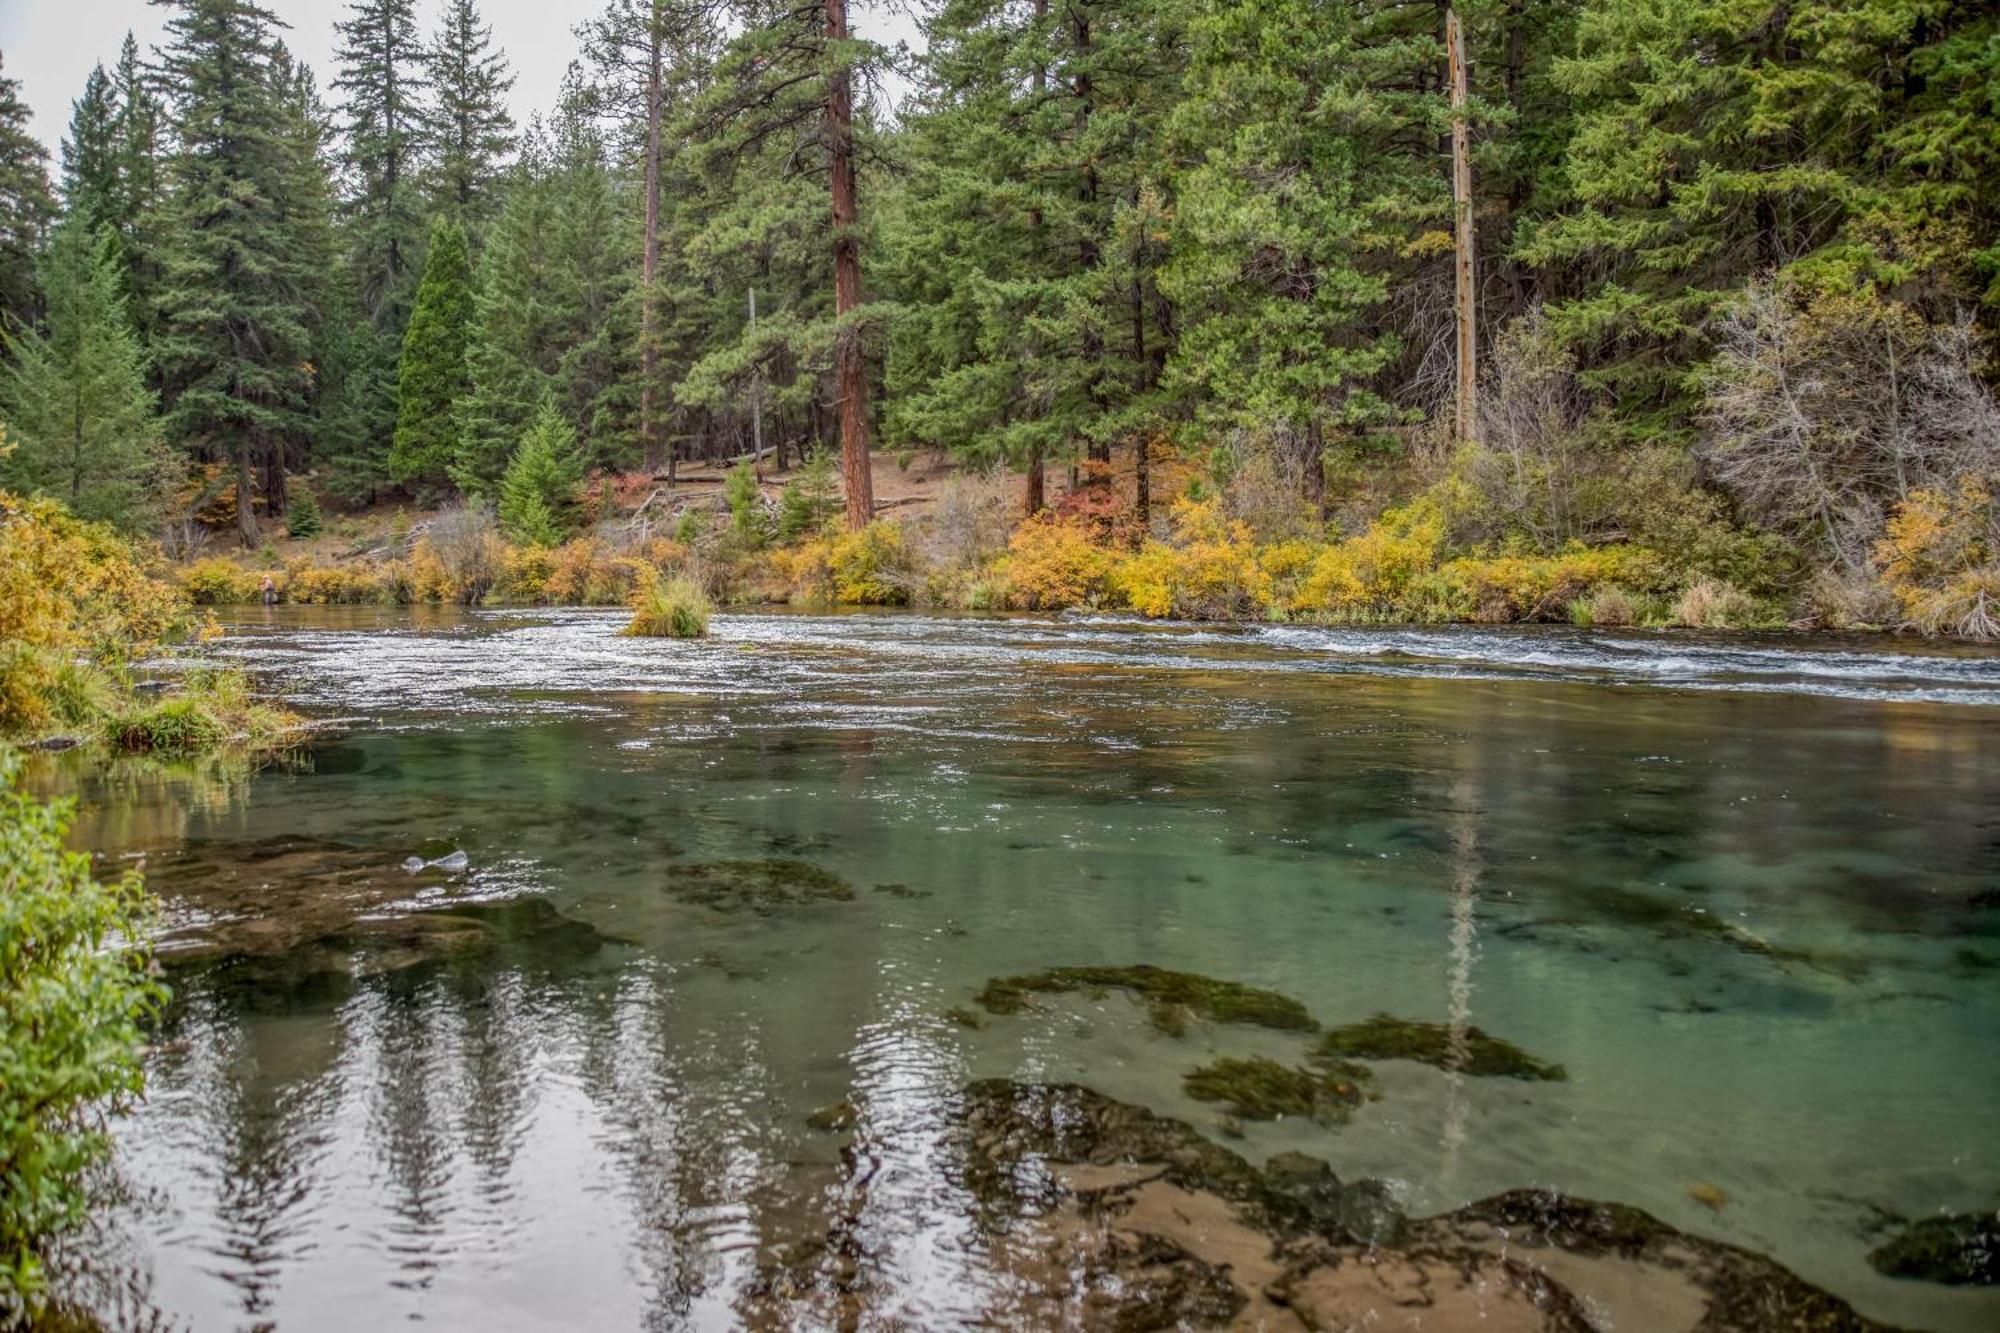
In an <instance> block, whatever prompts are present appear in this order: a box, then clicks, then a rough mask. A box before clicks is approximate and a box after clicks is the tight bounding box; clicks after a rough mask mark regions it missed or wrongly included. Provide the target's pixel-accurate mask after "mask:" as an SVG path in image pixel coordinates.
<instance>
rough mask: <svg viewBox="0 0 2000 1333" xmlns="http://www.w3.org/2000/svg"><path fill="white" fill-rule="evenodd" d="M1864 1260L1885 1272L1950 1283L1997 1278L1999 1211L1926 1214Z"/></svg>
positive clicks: (1980, 1283)
mask: <svg viewBox="0 0 2000 1333" xmlns="http://www.w3.org/2000/svg"><path fill="white" fill-rule="evenodd" d="M1868 1262H1869V1263H1871V1264H1873V1265H1875V1267H1876V1269H1877V1270H1878V1271H1880V1272H1883V1273H1887V1274H1888V1275H1889V1276H1890V1277H1904V1278H1915V1279H1918V1280H1920V1281H1924V1282H1942V1283H1945V1284H1947V1285H1950V1286H1978V1287H1991V1286H1994V1285H1996V1284H2000V1214H1995V1213H1954V1214H1949V1215H1947V1216H1943V1217H1927V1218H1925V1219H1923V1220H1922V1221H1921V1222H1915V1223H1912V1224H1911V1225H1910V1226H1909V1227H1908V1228H1907V1229H1906V1230H1905V1231H1904V1232H1903V1234H1902V1235H1900V1236H1898V1237H1896V1238H1895V1239H1894V1240H1892V1241H1890V1242H1889V1243H1888V1244H1886V1245H1884V1246H1882V1247H1881V1248H1879V1249H1877V1250H1875V1251H1874V1252H1873V1253H1871V1254H1870V1255H1869V1256H1868Z"/></svg>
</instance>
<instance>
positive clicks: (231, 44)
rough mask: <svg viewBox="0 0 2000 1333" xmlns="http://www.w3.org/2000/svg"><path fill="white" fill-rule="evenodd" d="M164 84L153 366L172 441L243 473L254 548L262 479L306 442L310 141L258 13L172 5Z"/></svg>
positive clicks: (242, 502)
mask: <svg viewBox="0 0 2000 1333" xmlns="http://www.w3.org/2000/svg"><path fill="white" fill-rule="evenodd" d="M173 9H174V11H175V12H174V16H173V18H172V19H170V20H169V21H168V24H167V33H168V38H169V42H168V45H167V47H166V48H165V50H164V51H163V52H162V53H161V70H162V73H163V74H164V76H165V78H166V80H167V83H168V86H169V87H170V88H171V90H172V93H173V98H174V106H173V110H174V121H175V128H176V136H175V138H176V141H177V149H178V151H177V152H176V153H175V155H174V158H173V159H172V162H171V166H170V179H171V181H172V191H173V194H172V199H171V201H170V203H169V206H168V208H169V219H168V227H167V231H166V235H167V237H168V249H167V252H166V255H165V263H164V271H163V273H162V276H161V283H162V285H161V290H160V293H159V308H160V319H161V326H162V327H161V331H160V334H159V337H158V339H157V344H156V355H158V356H159V358H160V360H161V362H162V369H163V371H164V378H165V381H166V383H167V385H168V388H169V395H170V398H169V406H168V409H167V430H168V434H169V436H170V438H172V439H174V440H176V441H178V442H180V443H182V444H183V445H184V446H185V447H187V448H188V449H189V450H191V451H192V452H193V453H194V454H195V455H196V456H197V457H207V458H215V459H229V460H231V461H233V462H234V464H235V472H236V484H237V504H236V513H237V523H238V530H239V532H240V534H241V536H242V539H243V541H244V543H245V544H246V545H255V544H256V542H257V535H258V531H257V519H256V515H255V511H254V507H253V494H252V489H253V474H254V470H255V469H256V468H258V467H259V466H262V467H263V468H264V469H265V471H266V476H267V479H269V478H271V477H273V476H276V477H280V478H281V477H282V475H283V459H284V455H285V452H286V448H287V445H288V442H289V441H293V440H298V439H303V438H305V436H306V435H307V434H308V432H309V426H310V422H309V419H308V415H307V414H308V406H309V404H308V388H309V384H308V378H307V377H308V367H309V365H310V361H309V357H310V353H311V331H310V328H309V326H308V315H309V313H310V309H309V304H308V293H309V291H310V288H311V286H312V282H313V278H314V275H313V273H312V272H311V271H310V269H311V266H312V264H313V263H315V262H316V258H317V257H316V256H314V255H313V254H312V253H310V252H309V251H305V252H302V250H301V248H300V246H299V245H298V240H299V237H298V235H297V232H296V230H295V228H296V226H297V223H298V220H299V219H298V216H297V213H296V210H295V207H294V202H293V201H292V200H291V199H290V198H289V196H290V195H291V194H292V193H294V192H295V191H296V190H297V188H298V185H299V181H300V173H301V163H300V161H299V156H298V149H299V136H298V130H297V125H296V118H295V117H294V115H293V113H292V110H291V108H290V106H289V105H288V100H287V99H288V98H289V97H290V96H291V90H289V89H287V88H285V87H282V86H281V80H282V79H283V78H284V77H287V65H288V62H286V61H285V60H284V57H283V49H282V47H280V46H279V44H278V42H277V41H276V39H275V38H274V37H273V35H272V29H273V28H274V27H275V26H277V20H276V19H274V18H273V17H272V16H271V14H270V13H269V12H268V11H267V10H265V9H263V8H262V7H261V6H259V5H257V4H254V3H252V2H251V0H174V3H173Z"/></svg>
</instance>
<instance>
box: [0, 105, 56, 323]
mask: <svg viewBox="0 0 2000 1333" xmlns="http://www.w3.org/2000/svg"><path fill="white" fill-rule="evenodd" d="M48 157H49V155H48V150H47V149H45V148H43V147H42V145H41V141H40V140H38V139H36V138H35V136H34V135H33V134H31V133H29V131H28V108H27V105H26V104H25V103H24V102H22V101H21V84H20V81H19V80H16V79H10V78H7V77H6V76H5V74H4V71H0V330H5V329H7V328H9V327H12V326H14V325H16V324H19V323H22V322H25V321H26V320H28V319H30V318H32V317H33V315H34V313H35V309H36V306H35V256H36V254H37V253H39V252H40V250H41V247H42V236H43V233H45V232H46V231H47V230H48V227H49V223H50V222H51V221H52V220H53V219H54V218H55V215H56V201H55V195H54V194H53V192H51V190H50V189H49V169H48Z"/></svg>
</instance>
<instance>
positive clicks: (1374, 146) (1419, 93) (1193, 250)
mask: <svg viewBox="0 0 2000 1333" xmlns="http://www.w3.org/2000/svg"><path fill="white" fill-rule="evenodd" d="M1383 12H1386V13H1391V14H1393V11H1383ZM1375 17H1377V15H1376V14H1375V12H1374V11H1371V10H1370V9H1369V8H1367V7H1349V6H1330V5H1320V4H1315V3H1311V2H1310V0H1280V2H1278V3H1257V2H1254V0H1239V2H1235V3H1228V4H1221V5H1213V6H1200V7H1198V9H1197V10H1196V11H1195V12H1192V13H1191V16H1190V18H1189V20H1188V41H1189V48H1190V50H1189V63H1188V73H1187V80H1186V87H1185V94H1184V96H1183V98H1182V99H1181V101H1180V103H1179V105H1178V106H1177V107H1176V108H1175V111H1174V115H1173V120H1172V128H1171V133H1172V134H1173V137H1174V140H1175V142H1176V145H1177V156H1178V157H1179V158H1180V160H1181V161H1182V162H1184V163H1186V164H1187V165H1186V166H1185V167H1184V168H1183V169H1181V170H1180V171H1179V172H1177V173H1176V176H1175V179H1174V182H1173V190H1174V220H1173V235H1172V241H1171V245H1172V254H1171V258H1170V259H1169V260H1168V261H1167V264H1166V266H1165V268H1164V270H1163V271H1162V273H1161V278H1160V282H1161V287H1162V289H1163V291H1164V292H1165V294H1166V295H1167V297H1168V298H1169V299H1170V300H1171V301H1173V303H1174V306H1175V309H1176V311H1177V313H1178V315H1179V317H1180V323H1181V327H1180V336H1179V340H1178V342H1177V344H1176V347H1175V350H1174V357H1173V361H1172V363H1171V364H1170V366H1169V368H1168V376H1169V381H1170V384H1171V386H1172V388H1173V389H1174V390H1175V391H1177V392H1178V393H1180V394H1182V395H1184V396H1185V398H1186V399H1187V401H1188V402H1189V404H1190V406H1191V408H1192V411H1193V414H1194V420H1195V422H1196V425H1197V429H1199V430H1202V431H1204V432H1205V433H1213V432H1216V431H1219V430H1228V429H1232V428H1237V429H1244V430H1248V431H1249V432H1251V433H1252V437H1253V438H1255V439H1260V440H1264V441H1268V442H1270V443H1271V444H1272V445H1274V446H1275V447H1276V448H1277V449H1279V450H1280V451H1282V452H1284V453H1286V454H1288V455H1289V456H1290V457H1291V458H1293V459H1294V460H1296V466H1297V468H1298V474H1299V476H1300V478H1301V481H1302V483H1303V485H1304V488H1305V492H1306V495H1307V498H1309V499H1312V500H1315V501H1318V502H1320V503H1321V504H1322V505H1323V503H1324V494H1325V492H1324V484H1325V483H1324V477H1325V474H1324V465H1325V452H1326V444H1327V437H1328V435H1329V434H1330V433H1331V432H1333V431H1336V430H1340V429H1342V428H1353V427H1358V426H1365V425H1367V424H1369V423H1371V422H1374V421H1378V420H1380V419H1382V418H1383V417H1384V416H1385V415H1386V408H1385V404H1384V402H1383V399H1382V397H1381V395H1380V393H1379V392H1378V391H1377V387H1376V385H1375V384H1374V383H1373V381H1375V379H1376V377H1377V376H1379V374H1380V373H1381V371H1382V370H1383V368H1384V367H1385V366H1386V365H1387V364H1388V362H1389V360H1390V358H1391V357H1393V356H1394V354H1395V352H1396V350H1397V345H1396V340H1395V338H1394V336H1393V334H1392V333H1391V332H1389V331H1388V330H1387V329H1386V328H1385V327H1383V322H1382V321H1383V307H1384V305H1385V303H1386V301H1387V300H1388V297H1389V294H1390V288H1391V282H1392V274H1391V273H1390V272H1389V271H1388V266H1389V264H1390V263H1391V262H1392V261H1393V260H1394V259H1395V258H1396V257H1397V256H1398V255H1399V254H1400V253H1402V252H1404V251H1405V250H1406V249H1407V248H1409V247H1410V246H1411V245H1412V244H1413V243H1416V242H1418V240H1419V237H1420V236H1421V235H1423V234H1424V233H1423V231H1422V229H1423V227H1424V226H1425V224H1429V225H1430V226H1431V227H1432V228H1436V227H1438V226H1440V225H1442V223H1443V221H1444V219H1446V218H1448V216H1449V195H1448V192H1447V188H1446V184H1445V181H1444V178H1443V175H1442V174H1441V172H1440V171H1439V170H1438V167H1437V159H1436V157H1435V145H1436V139H1435V136H1434V133H1421V134H1418V135H1414V136H1413V135H1412V134H1411V129H1412V127H1415V128H1416V129H1418V130H1420V131H1421V130H1423V129H1425V128H1426V127H1429V126H1435V125H1442V124H1444V123H1445V119H1444V114H1443V105H1442V98H1441V97H1440V96H1438V95H1437V94H1435V93H1433V92H1430V91H1429V90H1428V89H1427V88H1426V87H1425V84H1426V82H1427V80H1426V79H1425V78H1424V77H1423V75H1424V71H1425V70H1426V68H1427V66H1428V65H1429V63H1430V60H1431V58H1432V56H1433V55H1434V54H1435V52H1436V50H1437V46H1436V42H1435V39H1434V38H1433V37H1432V36H1431V34H1429V33H1428V32H1427V31H1426V32H1412V33H1396V32H1393V31H1390V32H1384V31H1381V30H1380V29H1379V28H1377V27H1376V26H1374V24H1373V23H1372V20H1373V19H1374V18H1375ZM1431 86H1432V87H1434V86H1435V85H1431ZM1430 234H1431V235H1433V236H1436V235H1441V234H1442V233H1440V232H1437V231H1435V230H1433V231H1432V232H1431V233H1430Z"/></svg>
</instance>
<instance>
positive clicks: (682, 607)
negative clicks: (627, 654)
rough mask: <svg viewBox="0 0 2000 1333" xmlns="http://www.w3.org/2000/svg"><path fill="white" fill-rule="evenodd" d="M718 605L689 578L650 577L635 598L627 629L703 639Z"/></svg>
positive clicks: (641, 634) (635, 632)
mask: <svg viewBox="0 0 2000 1333" xmlns="http://www.w3.org/2000/svg"><path fill="white" fill-rule="evenodd" d="M714 610H715V608H714V607H713V606H711V605H710V604H709V600H708V594H707V593H705V592H703V591H702V590H701V585H700V584H698V583H696V582H695V581H694V580H693V579H688V578H681V577H675V578H666V579H660V578H656V579H650V580H648V581H647V582H646V584H645V585H644V586H643V587H641V588H640V590H639V594H638V596H637V597H635V598H634V599H633V601H632V623H631V624H630V625H627V626H626V627H625V633H627V634H630V635H633V636H634V637H637V638H646V639H699V638H700V637H701V636H702V635H704V634H706V633H708V618H709V616H710V615H712V614H714Z"/></svg>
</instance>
